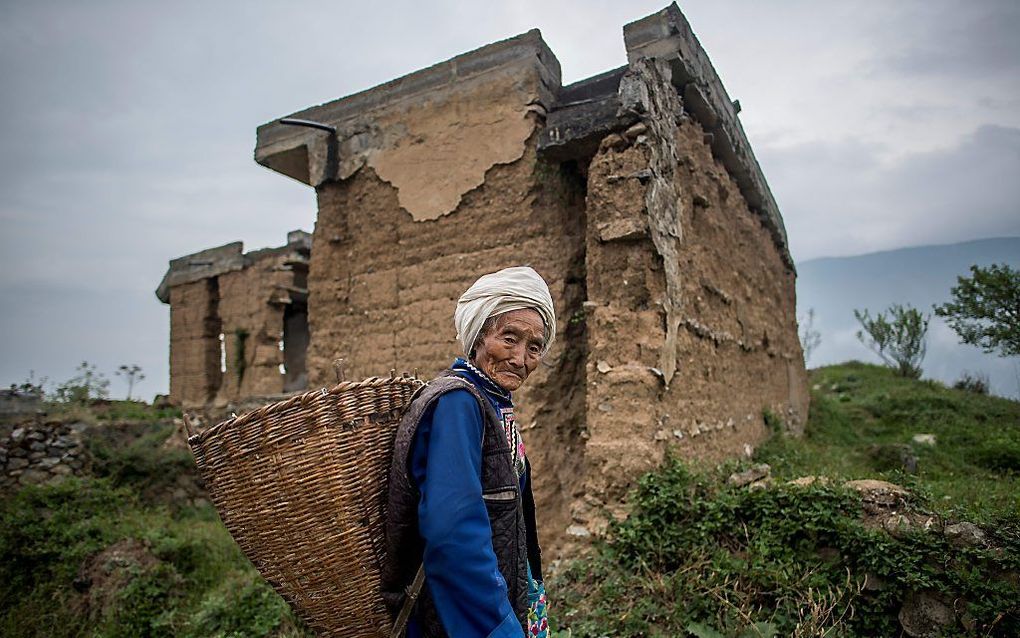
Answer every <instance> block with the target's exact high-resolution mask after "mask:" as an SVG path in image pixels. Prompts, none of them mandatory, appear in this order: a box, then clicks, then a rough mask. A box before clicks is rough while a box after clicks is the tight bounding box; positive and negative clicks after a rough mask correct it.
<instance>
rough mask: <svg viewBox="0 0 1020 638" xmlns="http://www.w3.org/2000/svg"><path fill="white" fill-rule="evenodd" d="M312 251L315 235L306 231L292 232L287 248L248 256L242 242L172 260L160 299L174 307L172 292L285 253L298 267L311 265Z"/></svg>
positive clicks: (160, 290) (289, 235)
mask: <svg viewBox="0 0 1020 638" xmlns="http://www.w3.org/2000/svg"><path fill="white" fill-rule="evenodd" d="M311 250H312V235H311V234H310V233H307V232H305V231H303V230H292V231H290V232H288V233H287V244H286V245H285V246H279V247H276V248H262V249H259V250H253V251H251V252H248V253H246V252H244V244H243V243H242V242H239V241H235V242H231V243H229V244H224V245H222V246H217V247H215V248H207V249H205V250H200V251H198V252H197V253H191V254H190V255H184V256H183V257H177V258H176V259H171V260H170V267H169V268H168V269H167V271H166V274H164V275H163V280H162V281H160V282H159V287H158V288H156V297H157V298H158V299H159V300H160V301H162V302H163V303H170V288H172V287H174V286H179V285H181V284H187V283H191V282H194V281H200V280H202V279H209V278H210V277H216V276H219V275H222V274H224V273H228V272H233V271H235V270H242V269H244V268H246V267H248V266H249V265H251V264H252V263H253V262H255V261H258V260H259V259H262V258H263V257H267V256H270V255H277V254H280V253H283V252H289V253H291V260H292V261H293V263H297V264H305V265H306V264H307V263H308V257H309V255H310V254H311Z"/></svg>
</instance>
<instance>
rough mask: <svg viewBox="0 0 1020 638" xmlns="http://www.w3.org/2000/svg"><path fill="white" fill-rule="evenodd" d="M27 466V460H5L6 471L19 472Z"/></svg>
mask: <svg viewBox="0 0 1020 638" xmlns="http://www.w3.org/2000/svg"><path fill="white" fill-rule="evenodd" d="M27 466H28V459H20V458H12V459H8V460H7V469H8V470H20V469H21V468H23V467H27Z"/></svg>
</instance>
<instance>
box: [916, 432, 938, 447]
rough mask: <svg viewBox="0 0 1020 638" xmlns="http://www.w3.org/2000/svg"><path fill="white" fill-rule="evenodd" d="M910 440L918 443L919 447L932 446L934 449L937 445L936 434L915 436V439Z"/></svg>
mask: <svg viewBox="0 0 1020 638" xmlns="http://www.w3.org/2000/svg"><path fill="white" fill-rule="evenodd" d="M910 440H911V441H913V442H914V443H917V444H918V445H930V446H933V447H934V445H935V435H934V434H915V435H914V438H912V439H910Z"/></svg>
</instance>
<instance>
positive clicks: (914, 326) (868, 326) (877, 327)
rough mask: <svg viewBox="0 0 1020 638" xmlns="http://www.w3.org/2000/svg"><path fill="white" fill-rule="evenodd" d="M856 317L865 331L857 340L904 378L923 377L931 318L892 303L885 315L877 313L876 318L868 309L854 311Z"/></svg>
mask: <svg viewBox="0 0 1020 638" xmlns="http://www.w3.org/2000/svg"><path fill="white" fill-rule="evenodd" d="M887 313H888V316H887ZM854 316H855V317H857V321H858V322H860V324H861V328H862V330H858V331H857V338H858V339H860V340H861V342H862V343H863V344H864V345H866V346H868V347H869V348H871V349H872V350H873V351H875V353H876V354H878V356H879V357H881V358H882V361H884V362H885V364H886V365H887V366H889V367H890V368H893V369H895V370H896V373H897V374H899V375H901V376H904V377H908V378H911V379H919V378H920V377H921V361H923V360H924V355H925V351H926V350H927V343H926V341H927V340H926V337H927V334H928V322H929V321H931V315H923V314H921V311H919V310H918V309H917V308H914V307H912V306H910V305H909V304H908V305H905V306H902V305H900V304H893V305H892V306H889V309H888V310H887V311H886V312H879V313H877V314H876V315H875V318H874V319H872V318H871V315H870V313H869V312H868V311H867V310H865V311H864V312H861V311H859V310H854Z"/></svg>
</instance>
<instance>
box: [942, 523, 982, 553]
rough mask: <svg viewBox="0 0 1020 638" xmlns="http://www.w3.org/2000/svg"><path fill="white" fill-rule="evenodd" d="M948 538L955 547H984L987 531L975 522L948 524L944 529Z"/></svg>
mask: <svg viewBox="0 0 1020 638" xmlns="http://www.w3.org/2000/svg"><path fill="white" fill-rule="evenodd" d="M943 533H944V534H945V535H946V540H948V541H949V542H950V544H952V545H953V546H955V547H982V546H984V545H985V532H984V530H982V529H981V528H980V527H978V526H977V525H975V524H974V523H968V522H966V521H964V522H960V523H953V524H952V525H946V529H945V530H943Z"/></svg>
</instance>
